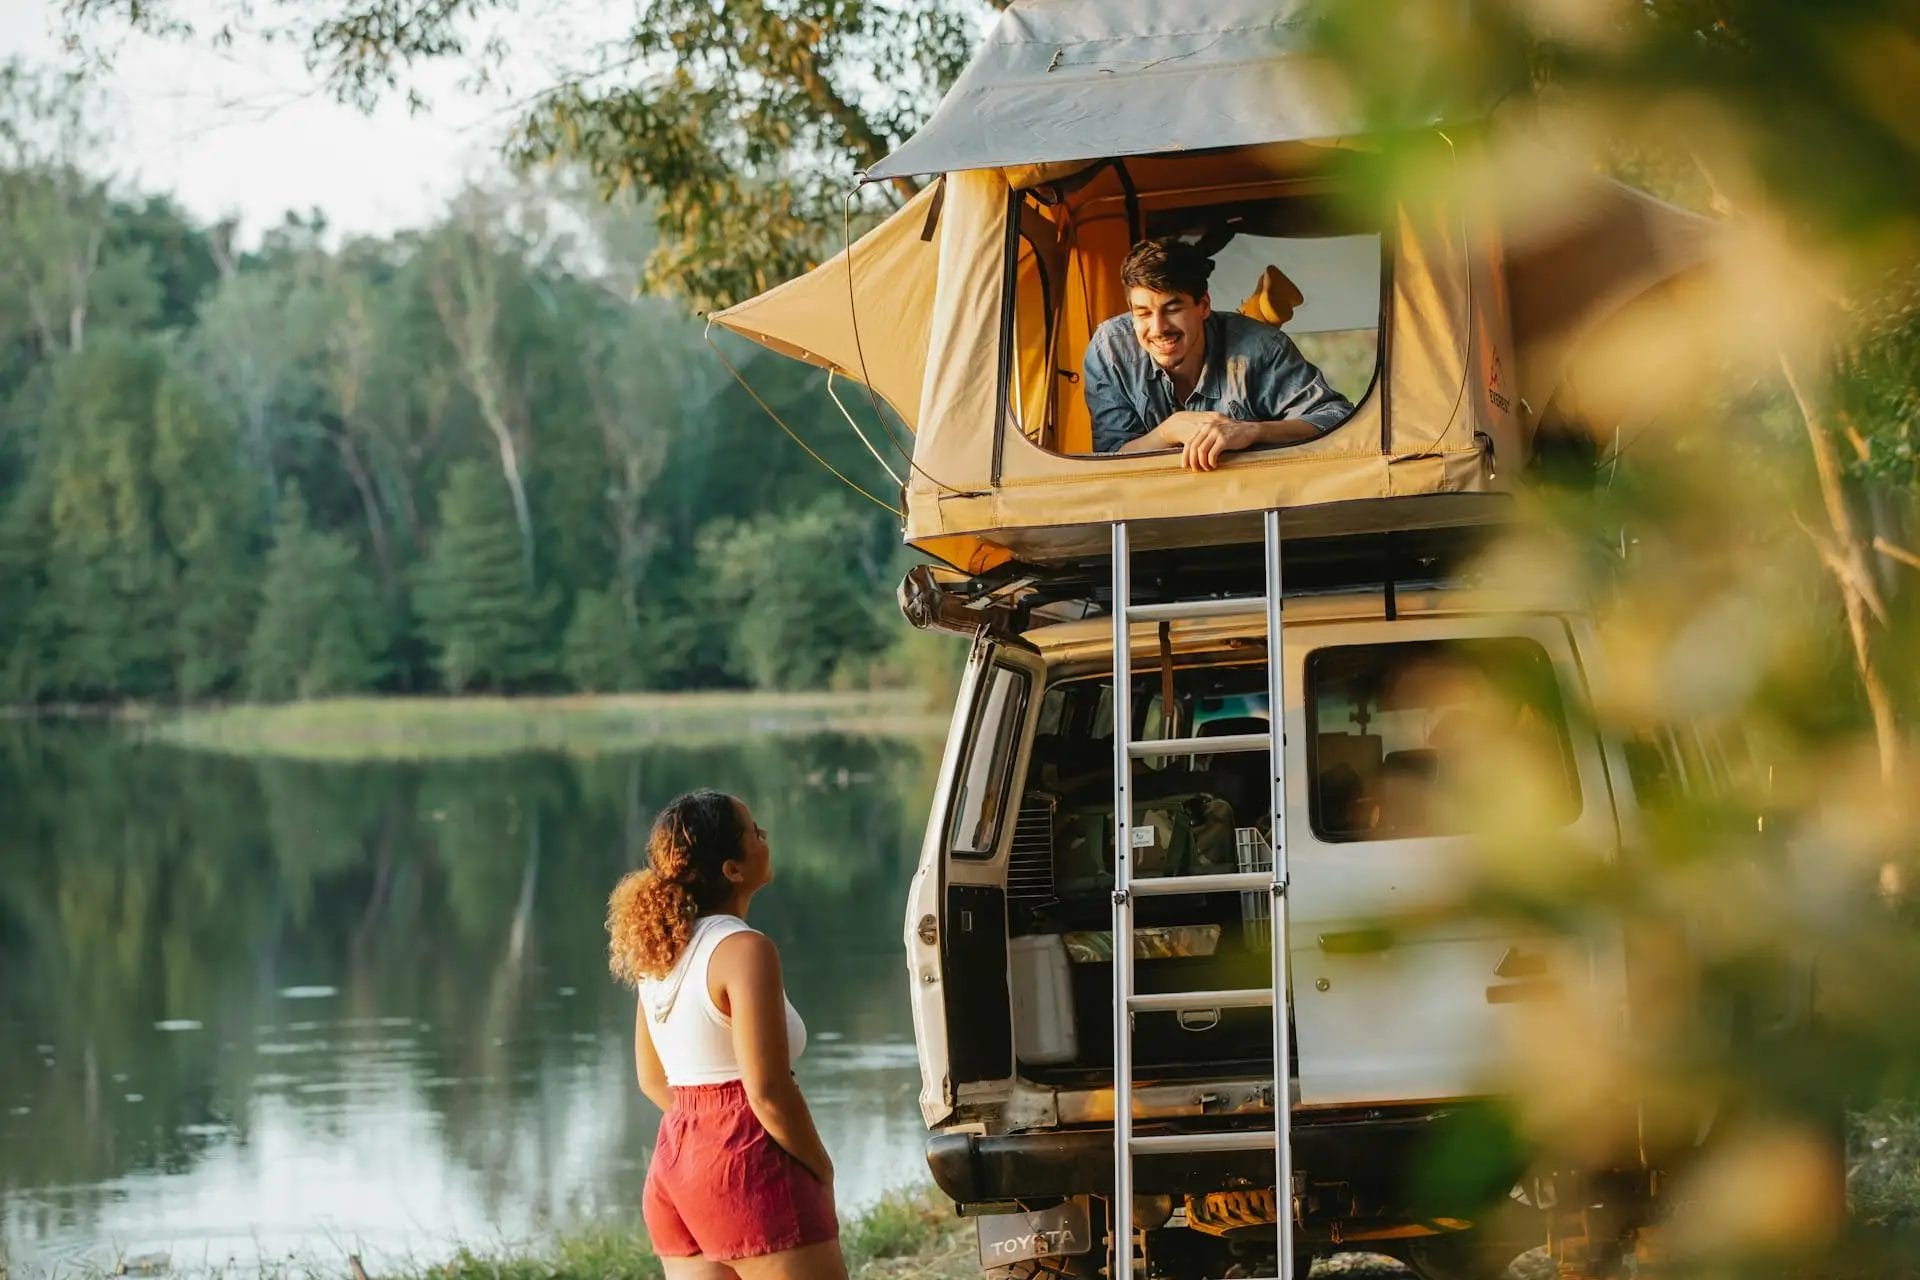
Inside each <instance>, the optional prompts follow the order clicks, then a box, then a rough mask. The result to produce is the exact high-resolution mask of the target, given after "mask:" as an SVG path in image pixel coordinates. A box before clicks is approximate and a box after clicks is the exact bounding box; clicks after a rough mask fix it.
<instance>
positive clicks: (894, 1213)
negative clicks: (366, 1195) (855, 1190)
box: [374, 1188, 979, 1280]
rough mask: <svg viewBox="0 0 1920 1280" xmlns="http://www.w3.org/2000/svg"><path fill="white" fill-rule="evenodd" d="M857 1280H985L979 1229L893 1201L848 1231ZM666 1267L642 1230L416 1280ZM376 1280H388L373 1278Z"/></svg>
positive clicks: (443, 1268)
mask: <svg viewBox="0 0 1920 1280" xmlns="http://www.w3.org/2000/svg"><path fill="white" fill-rule="evenodd" d="M840 1247H841V1249H842V1250H843V1251H844V1252H845V1254H846V1258H847V1272H848V1275H849V1276H850V1278H851V1280H971V1278H972V1277H976V1276H978V1274H979V1263H978V1261H977V1256H976V1254H975V1252H974V1232H973V1225H972V1223H970V1222H967V1221H964V1220H962V1219H961V1218H959V1217H958V1216H956V1215H955V1214H954V1212H953V1206H952V1204H951V1203H949V1202H948V1201H947V1200H946V1199H945V1198H944V1197H942V1196H941V1195H940V1194H939V1193H938V1192H936V1191H934V1190H932V1189H931V1188H924V1189H917V1190H913V1191H907V1192H896V1193H895V1194H893V1195H891V1196H889V1197H887V1198H886V1199H884V1200H882V1201H881V1202H880V1203H879V1204H876V1205H874V1206H873V1207H872V1208H870V1209H868V1210H867V1211H866V1212H865V1213H863V1214H861V1215H860V1216H859V1217H857V1218H855V1219H853V1220H852V1221H850V1222H846V1223H843V1224H842V1226H841V1231H840ZM661 1274H662V1271H661V1266H660V1259H658V1258H656V1257H655V1256H654V1255H653V1251H652V1249H651V1248H649V1247H648V1245H647V1241H646V1237H645V1235H644V1234H642V1233H641V1232H639V1231H638V1230H637V1229H634V1228H628V1227H616V1226H606V1225H602V1226H596V1227H591V1228H587V1229H584V1230H581V1231H577V1232H574V1233H572V1234H569V1235H567V1236H563V1237H561V1238H559V1239H557V1240H555V1241H553V1242H552V1243H551V1244H550V1245H547V1246H545V1247H542V1248H539V1249H536V1250H534V1251H533V1252H531V1253H494V1252H475V1251H472V1250H464V1249H463V1250H461V1251H460V1252H459V1253H457V1254H455V1255H454V1257H453V1258H451V1259H450V1260H448V1261H447V1262H445V1263H442V1264H440V1265H438V1266H434V1267H429V1268H427V1269H425V1270H422V1271H419V1272H416V1273H414V1276H416V1277H417V1278H418V1280H604V1278H605V1277H610V1276H626V1277H634V1278H635V1280H657V1278H658V1277H659V1276H660V1275H661ZM374 1280H386V1277H375V1278H374Z"/></svg>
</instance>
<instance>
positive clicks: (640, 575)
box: [0, 64, 956, 705]
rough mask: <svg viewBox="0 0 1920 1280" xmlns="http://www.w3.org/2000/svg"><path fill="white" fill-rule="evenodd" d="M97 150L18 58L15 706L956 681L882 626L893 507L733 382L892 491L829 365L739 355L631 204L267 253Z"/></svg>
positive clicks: (472, 206)
mask: <svg viewBox="0 0 1920 1280" xmlns="http://www.w3.org/2000/svg"><path fill="white" fill-rule="evenodd" d="M106 126H107V122H106V121H104V120H102V119H101V118H100V117H99V112H98V103H97V102H96V101H95V100H94V99H93V98H92V96H91V95H90V93H89V91H88V90H87V89H86V87H85V85H84V84H83V82H81V81H79V80H76V79H72V78H68V77H65V76H59V75H54V74H51V73H46V72H41V71H37V70H34V69H32V68H29V67H26V66H24V65H20V64H13V65H9V66H5V67H0V704H15V705H21V704H42V705H44V704H114V703H121V702H126V701H142V702H162V703H166V702H200V701H212V700H218V701H233V700H261V701H277V700H285V699H295V698H311V697H316V696H323V695H329V694H343V693H350V692H362V691H374V692H412V693H433V692H446V693H454V692H463V691H471V690H487V691H508V692H513V691H526V690H541V691H560V690H579V691H594V692H597V691H609V690H629V689H666V688H687V687H704V688H723V687H755V688H795V687H822V686H827V685H842V686H846V685H854V686H864V685H868V684H872V683H876V682H877V683H888V682H898V681H900V680H902V679H905V678H906V676H905V675H904V674H903V669H906V670H910V669H911V667H912V664H913V663H915V662H926V661H928V660H932V661H935V662H943V661H945V660H946V659H947V658H956V655H953V654H951V653H948V652H947V648H948V646H940V645H938V644H937V643H936V642H930V641H924V640H920V639H919V638H918V637H913V636H912V633H910V632H908V631H907V629H906V627H905V624H904V623H902V622H900V621H899V619H898V615H897V613H896V612H895V610H894V608H893V606H892V588H893V586H894V585H895V584H896V583H897V581H898V579H899V575H900V573H901V572H902V571H903V570H904V568H905V566H906V564H907V563H908V561H907V559H906V557H905V555H904V554H903V553H902V552H900V551H899V550H898V549H897V547H898V536H897V528H896V526H895V525H894V523H893V518H892V517H891V516H890V515H889V514H888V513H887V512H886V511H884V510H883V509H882V508H881V507H879V506H877V505H874V504H872V503H870V502H868V501H867V500H865V499H864V498H862V497H861V496H859V495H857V494H855V493H853V492H852V491H851V490H849V489H847V488H846V487H844V486H843V485H842V484H841V483H840V482H839V481H837V480H835V479H834V478H833V477H832V476H831V475H830V474H828V472H827V471H825V470H824V469H822V468H821V467H820V466H819V465H818V464H817V463H816V462H814V461H813V460H812V459H810V458H809V457H808V456H807V455H806V453H805V452H804V451H803V450H802V449H801V448H800V447H798V446H796V444H795V443H794V442H793V441H792V440H790V439H788V438H787V437H786V436H785V435H784V434H782V432H781V429H780V427H779V426H777V425H776V424H775V423H774V422H773V421H772V420H770V418H769V416H768V413H767V411H766V410H765V409H763V408H762V407H761V406H760V405H759V404H757V403H756V402H755V399H754V395H753V394H750V393H749V392H748V391H747V390H746V389H744V388H743V385H742V382H743V381H744V383H746V384H747V385H750V386H751V387H752V390H753V393H757V395H758V396H759V397H761V398H763V399H764V400H765V401H766V402H767V404H768V405H769V406H770V407H771V408H772V409H773V410H774V411H775V412H777V413H778V414H779V415H780V417H781V418H782V419H783V420H784V422H785V423H786V424H787V425H788V426H789V427H790V428H792V430H793V431H794V432H795V433H797V434H798V435H799V436H800V437H801V438H803V439H805V440H806V441H807V442H808V444H809V446H811V447H813V448H816V449H819V450H820V451H821V452H822V453H823V454H824V455H825V456H826V457H827V458H828V459H829V460H830V461H833V462H835V463H836V465H838V466H840V467H842V468H844V469H848V470H854V471H859V468H860V467H861V464H862V463H864V464H865V472H873V471H874V467H873V464H872V462H871V460H870V459H868V458H866V456H865V455H864V452H862V451H861V449H860V446H859V445H858V443H857V442H856V441H855V438H854V437H853V435H852V433H850V432H849V431H847V429H846V424H845V422H844V420H843V419H842V418H841V416H840V410H839V409H837V408H836V407H835V405H834V403H833V401H832V400H831V399H830V398H829V397H828V396H827V395H826V394H825V391H824V388H823V384H822V380H821V377H820V375H818V374H817V373H816V372H815V371H813V370H810V369H807V368H804V367H802V366H800V365H798V364H795V363H793V362H790V361H786V360H783V359H780V358H778V357H774V356H770V355H765V354H764V353H760V352H758V351H757V349H752V348H748V347H747V346H746V345H745V344H743V343H733V344H732V345H731V346H729V347H728V349H727V351H726V353H725V355H724V357H723V355H722V354H721V353H720V352H718V351H716V350H715V349H714V348H713V347H710V346H709V345H708V343H707V341H706V339H705V337H704V334H703V325H702V322H701V320H700V319H699V317H698V316H697V315H696V314H694V312H693V311H692V310H691V309H690V304H689V303H688V302H687V301H686V300H685V298H684V297H678V296H676V297H669V296H666V295H665V293H664V292H663V291H661V290H660V289H659V288H658V287H657V286H649V285H647V284H644V283H643V280H644V279H645V275H646V264H647V261H648V259H649V257H650V255H652V253H653V251H654V249H655V247H656V242H657V233H656V232H655V231H654V228H653V224H652V220H651V217H650V214H649V212H648V211H647V210H646V209H645V208H643V207H642V206H641V205H640V203H639V202H638V201H620V200H616V201H614V202H611V203H608V202H605V201H603V200H602V199H601V196H600V193H599V192H597V191H593V190H589V189H588V188H587V186H586V185H585V184H584V183H583V182H578V181H569V180H568V178H567V176H566V173H565V171H564V170H556V171H554V172H553V173H551V174H549V175H548V176H545V177H543V178H541V179H539V180H538V181H531V182H527V181H512V180H509V179H507V178H504V177H503V178H502V179H501V182H500V184H499V185H498V186H494V187H490V188H477V189H472V190H469V191H467V192H466V193H465V194H463V195H462V196H461V197H460V198H459V199H457V200H456V201H455V202H454V203H453V205H452V207H450V208H449V209H448V210H447V211H446V213H445V216H444V217H443V218H442V219H441V220H440V221H439V222H438V223H437V224H435V225H432V226H427V227H421V228H418V229H414V230H407V231H403V232H400V233H397V234H394V235H391V236H389V237H386V238H380V239H368V238H344V239H343V238H341V237H337V236H335V235H332V234H330V232H329V228H328V226H327V224H326V221H325V219H324V216H323V215H322V214H320V213H318V212H313V213H300V212H290V213H288V214H287V216H286V218H285V220H284V221H283V222H282V223H281V224H280V225H278V226H275V227H273V228H271V229H269V230H267V231H266V232H265V234H264V235H261V236H259V237H258V242H257V243H248V244H244V245H243V244H242V243H241V237H240V235H239V234H237V229H236V227H235V226H234V225H233V224H232V223H227V222H219V223H214V224H207V223H203V222H200V221H197V220H196V219H195V218H193V217H191V216H189V215H188V214H187V213H186V212H184V211H183V210H182V209H181V207H180V206H179V205H178V204H177V203H176V202H175V201H174V200H173V199H171V198H170V197H169V196H168V194H167V193H164V192H151V191H139V190H134V189H131V188H130V187H129V186H127V185H126V184H124V183H122V182H120V181H117V180H116V179H115V178H114V176H113V175H112V174H109V173H103V172H100V171H97V170H95V169H93V168H91V167H90V165H89V158H90V157H92V156H95V155H98V154H99V153H100V152H101V150H102V148H101V146H100V139H101V131H102V130H103V129H104V128H105V127H106ZM825 251H827V252H830V251H831V246H828V247H826V248H825ZM714 341H715V342H717V343H726V342H728V341H729V339H728V338H727V337H726V336H724V335H720V336H716V338H715V339H714ZM730 366H731V367H735V368H737V369H738V371H739V375H740V380H736V378H735V376H734V375H733V373H732V372H730ZM847 400H848V409H849V410H850V411H855V412H861V413H871V412H873V411H874V410H873V406H871V405H870V404H869V403H868V402H867V401H866V400H865V399H864V398H861V399H859V400H857V401H856V400H855V399H853V398H847ZM861 474H863V475H864V474H865V473H864V472H863V473H861ZM927 646H931V650H933V651H937V652H933V651H930V650H929V649H928V647H927Z"/></svg>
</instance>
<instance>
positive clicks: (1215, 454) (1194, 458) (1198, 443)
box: [1160, 409, 1261, 471]
mask: <svg viewBox="0 0 1920 1280" xmlns="http://www.w3.org/2000/svg"><path fill="white" fill-rule="evenodd" d="M1160 430H1161V432H1162V433H1163V434H1164V436H1165V438H1166V440H1167V441H1168V442H1169V443H1173V444H1178V445H1179V446H1180V465H1181V466H1183V467H1186V468H1187V469H1188V470H1191V471H1212V470H1213V469H1214V468H1216V467H1218V466H1219V465H1220V455H1222V454H1225V453H1232V452H1234V451H1235V450H1238V449H1245V448H1247V447H1248V446H1250V445H1255V444H1258V443H1260V438H1261V437H1260V424H1259V423H1257V422H1240V421H1238V420H1236V419H1234V418H1229V417H1227V416H1226V415H1225V414H1223V413H1210V412H1207V411H1206V410H1202V409H1185V410H1182V411H1181V412H1179V413H1176V414H1173V415H1171V416H1170V417H1168V418H1167V420H1166V421H1165V422H1162V423H1161V424H1160Z"/></svg>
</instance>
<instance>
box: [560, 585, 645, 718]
mask: <svg viewBox="0 0 1920 1280" xmlns="http://www.w3.org/2000/svg"><path fill="white" fill-rule="evenodd" d="M637 641H638V636H637V635H636V634H635V632H634V629H633V626H632V624H631V623H629V622H628V621H627V616H626V612H625V610H623V609H622V608H621V607H620V601H619V600H618V599H616V598H615V597H614V594H613V592H611V591H604V590H602V591H582V592H581V593H580V594H579V595H577V596H575V597H574V600H573V618H572V619H571V620H570V621H569V622H568V623H567V634H566V637H565V638H564V639H563V640H562V641H561V646H560V666H561V670H562V671H564V672H565V673H566V676H567V680H568V681H569V682H570V683H571V684H572V685H573V687H574V688H576V689H579V690H581V691H582V692H583V693H611V692H613V691H615V690H618V689H629V688H632V687H633V686H634V672H635V669H636V667H637V666H638V663H637V661H636V655H635V646H636V643H637Z"/></svg>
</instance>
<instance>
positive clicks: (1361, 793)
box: [1307, 637, 1580, 842]
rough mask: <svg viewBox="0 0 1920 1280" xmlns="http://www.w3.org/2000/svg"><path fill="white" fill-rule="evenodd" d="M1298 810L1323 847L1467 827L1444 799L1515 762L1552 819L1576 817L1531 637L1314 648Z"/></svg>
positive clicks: (1552, 688) (1556, 718) (1546, 663)
mask: <svg viewBox="0 0 1920 1280" xmlns="http://www.w3.org/2000/svg"><path fill="white" fill-rule="evenodd" d="M1307 731H1308V737H1307V766H1308V772H1309V775H1310V782H1311V786H1310V789H1309V805H1308V808H1309V812H1310V815H1311V817H1312V820H1313V830H1314V832H1315V834H1316V835H1318V836H1319V837H1320V838H1321V839H1322V840H1327V841H1336V842H1338V841H1358V840H1406V839H1413V838H1417V837H1422V836H1439V835H1452V834H1457V833H1459V832H1462V831H1468V830H1472V829H1474V828H1475V827H1477V826H1479V825H1480V824H1479V823H1477V822H1474V821H1472V820H1471V819H1470V818H1469V817H1468V816H1467V815H1466V814H1465V813H1464V812H1463V811H1462V806H1459V805H1457V804H1455V803H1453V801H1454V800H1455V799H1458V798H1464V797H1465V790H1464V789H1466V788H1471V787H1472V786H1473V784H1474V783H1475V782H1479V783H1481V784H1486V783H1487V782H1488V781H1489V774H1490V771H1496V773H1495V776H1498V773H1497V771H1506V772H1507V774H1508V775H1509V776H1513V770H1514V769H1515V767H1516V766H1518V767H1519V768H1522V769H1524V770H1526V773H1527V776H1528V777H1530V778H1532V779H1533V780H1535V781H1536V782H1538V783H1539V787H1540V790H1541V791H1543V792H1544V793H1545V794H1544V796H1543V802H1544V803H1546V804H1548V805H1550V806H1551V814H1552V816H1554V817H1557V818H1558V819H1559V820H1561V821H1563V822H1570V821H1572V820H1573V819H1574V818H1575V817H1576V816H1577V815H1578V814H1579V811H1580V785H1579V777H1578V774H1577V772H1576V771H1575V769H1574V766H1573V762H1572V761H1573V756H1572V751H1571V749H1570V746H1569V743H1568V738H1567V725H1566V716H1565V714H1564V712H1563V710H1562V704H1561V699H1560V690H1559V683H1558V681H1557V679H1556V677H1555V675H1554V671H1553V663H1552V661H1551V660H1550V659H1549V658H1548V657H1547V653H1546V650H1544V649H1542V648H1541V647H1540V646H1539V645H1538V644H1536V643H1534V642H1533V641H1531V640H1525V639H1520V638H1517V637H1501V638H1498V639H1484V640H1427V641H1408V642H1402V643H1397V644H1372V645H1348V646H1340V647H1335V648H1327V649H1321V650H1319V651H1317V652H1315V653H1314V654H1312V655H1311V656H1310V657H1309V658H1308V660H1307Z"/></svg>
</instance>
